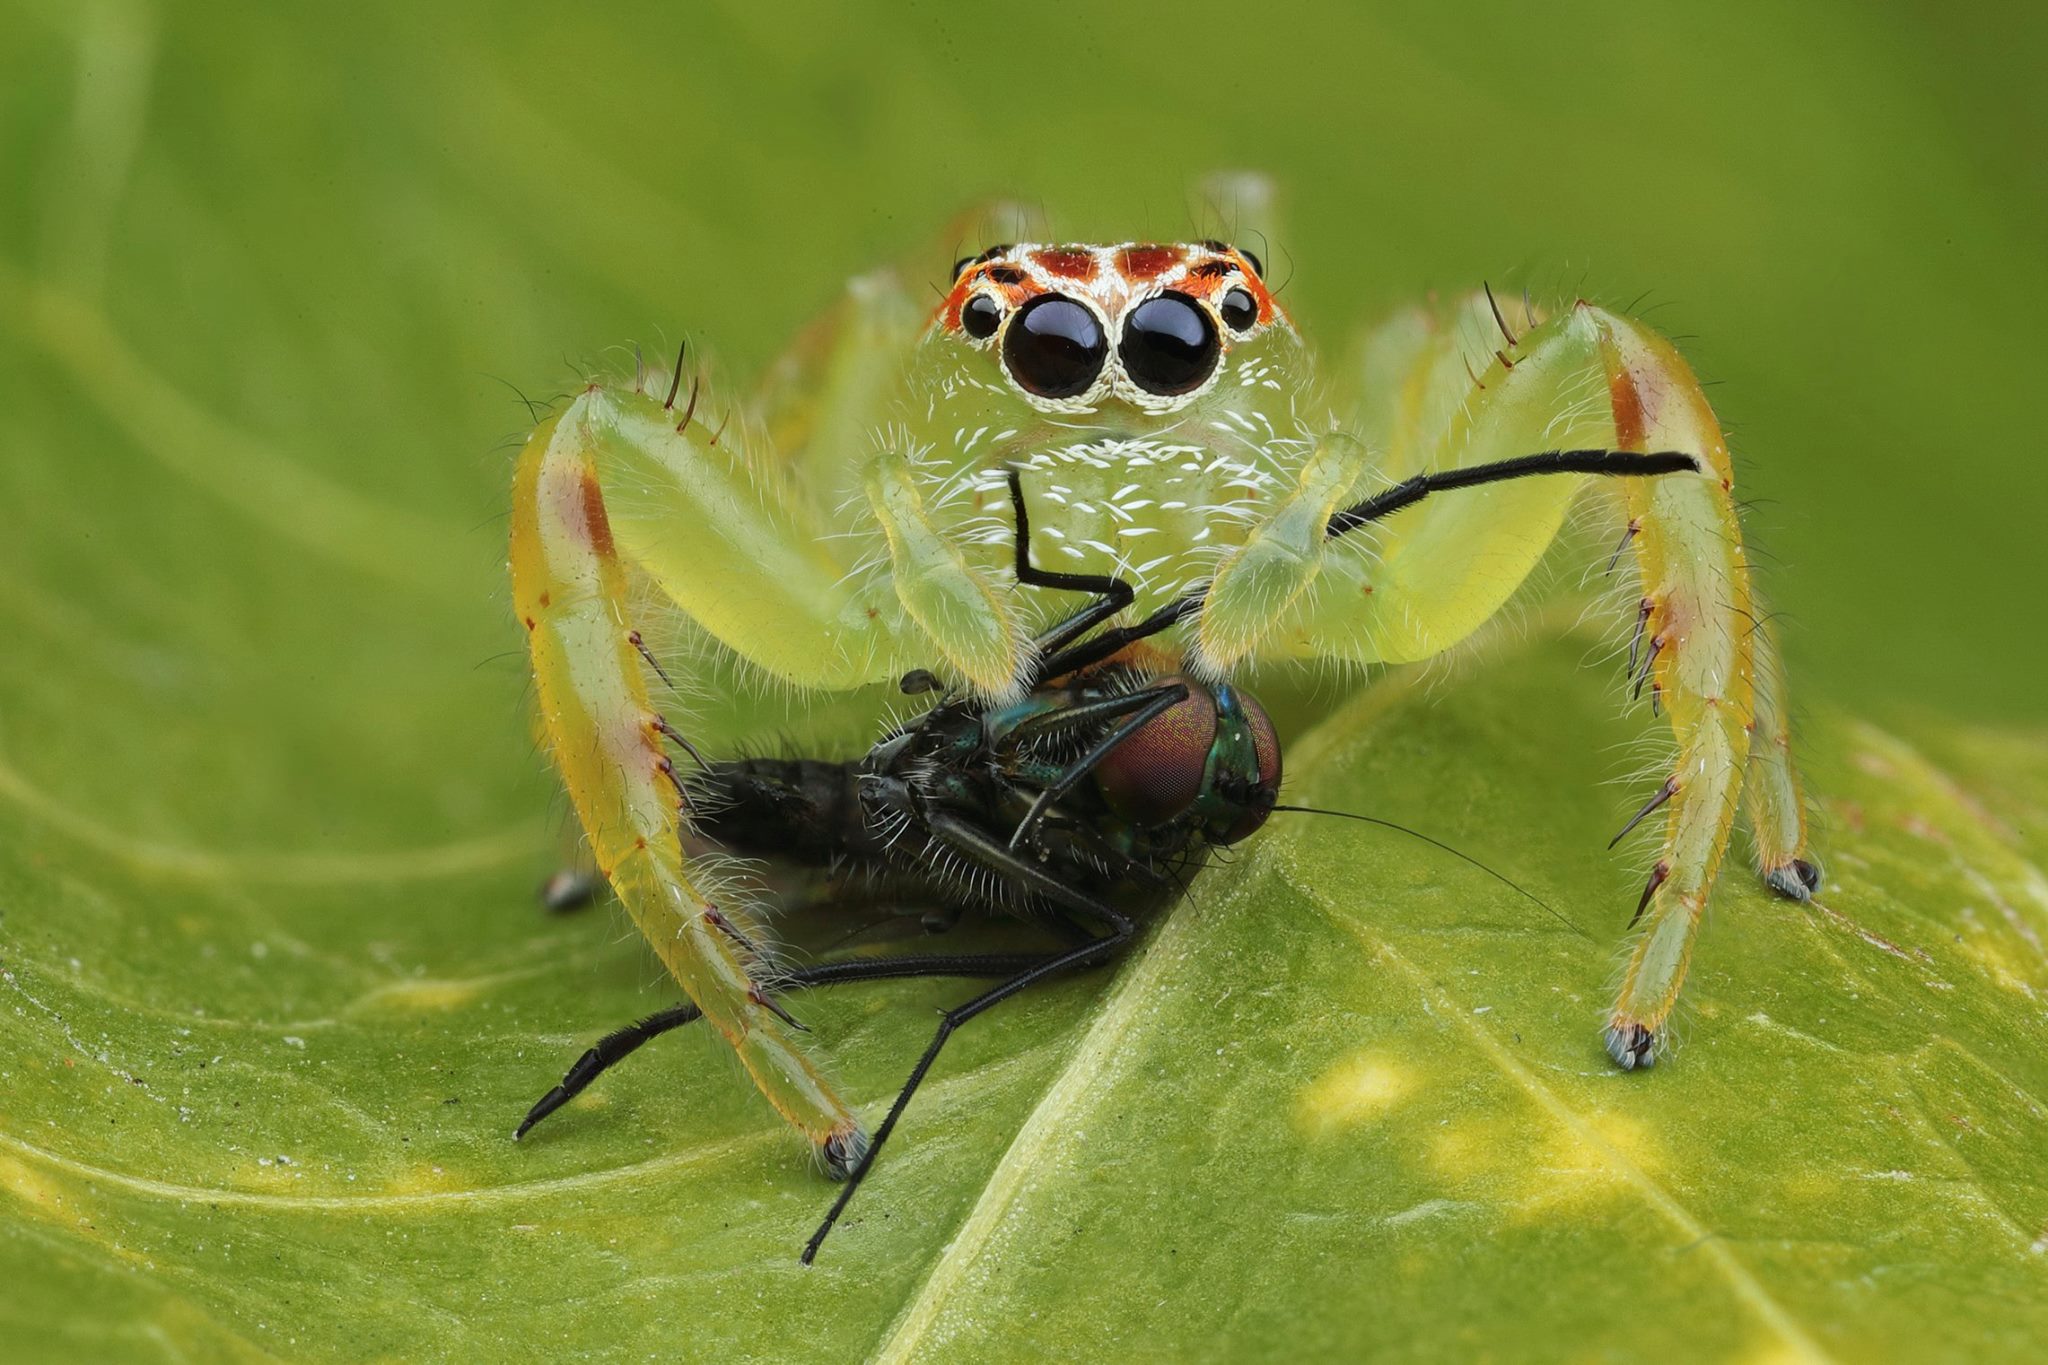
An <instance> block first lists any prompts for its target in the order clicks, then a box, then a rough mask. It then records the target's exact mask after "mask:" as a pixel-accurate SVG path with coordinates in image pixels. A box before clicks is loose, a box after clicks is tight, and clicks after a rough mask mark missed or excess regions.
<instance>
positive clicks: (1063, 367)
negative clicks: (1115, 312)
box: [1003, 294, 1109, 398]
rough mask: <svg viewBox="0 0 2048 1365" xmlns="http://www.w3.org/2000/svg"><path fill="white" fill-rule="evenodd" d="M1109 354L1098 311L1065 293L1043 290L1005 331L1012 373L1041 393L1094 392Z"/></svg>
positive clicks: (1005, 351)
mask: <svg viewBox="0 0 2048 1365" xmlns="http://www.w3.org/2000/svg"><path fill="white" fill-rule="evenodd" d="M1108 356H1109V342H1108V340H1107V339H1106V338H1105V337H1104V336H1103V334H1102V324H1101V323H1100V322H1098V321H1096V319H1095V314H1093V313H1091V312H1089V311H1088V309H1087V308H1085V307H1084V306H1082V305H1081V304H1079V303H1076V302H1075V301H1074V300H1072V299H1070V298H1068V297H1067V296H1066V295H1064V294H1040V295H1039V296H1038V297H1037V298H1035V299H1033V300H1031V302H1029V303H1027V304H1025V305H1024V306H1023V307H1022V308H1020V309H1018V310H1017V316H1015V317H1014V318H1011V319H1010V327H1009V330H1008V331H1006V332H1005V333H1004V334H1003V364H1004V366H1005V367H1006V368H1007V369H1008V370H1009V371H1010V377H1011V378H1012V379H1014V380H1016V381H1017V383H1018V384H1019V385H1021V386H1022V387H1023V388H1024V389H1026V390H1027V391H1029V392H1031V393H1035V394H1037V395H1038V396H1039V397H1041V398H1073V397H1076V396H1078V395H1080V394H1084V393H1086V392H1088V390H1089V389H1090V388H1092V387H1094V384H1095V379H1096V376H1097V375H1099V374H1101V373H1102V362H1103V361H1104V360H1105V359H1107V358H1108Z"/></svg>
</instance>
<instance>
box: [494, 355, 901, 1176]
mask: <svg viewBox="0 0 2048 1365" xmlns="http://www.w3.org/2000/svg"><path fill="white" fill-rule="evenodd" d="M601 392H602V391H601V390H591V391H589V392H587V393H586V394H585V395H584V397H583V399H579V400H578V403H579V404H583V403H585V401H586V400H590V399H592V398H593V397H594V395H597V394H600V393H601ZM627 397H628V399H630V400H631V403H643V402H644V403H646V404H649V405H651V404H652V401H653V400H651V399H640V398H639V397H638V396H637V395H628V396H627ZM628 406H630V404H628ZM620 411H625V409H623V408H622V409H620ZM655 411H660V410H659V408H656V409H655ZM601 426H602V420H601V414H599V413H598V412H597V411H595V410H594V409H593V408H591V407H583V408H581V409H580V410H579V408H578V407H576V406H572V407H571V409H570V410H569V411H568V412H567V413H565V414H563V415H562V416H561V417H560V418H551V419H550V420H548V421H547V422H544V423H542V424H541V426H540V428H539V429H538V430H537V431H536V432H535V433H534V436H533V439H532V440H531V441H529V442H528V444H527V447H526V450H525V451H524V453H522V455H521V456H520V460H519V466H518V470H517V473H516V475H515V479H514V485H513V500H512V535H511V560H512V584H513V601H514V605H515V608H516V610H517V611H518V613H519V616H520V619H521V621H522V622H523V623H524V624H525V627H526V633H527V641H528V645H529V648H530V649H531V652H532V657H533V675H534V686H535V691H536V693H537V700H538V702H539V710H540V717H541V723H542V728H543V730H544V732H545V734H546V736H547V739H548V743H549V747H550V748H551V749H552V750H553V753H554V758H555V763H556V766H557V767H558V768H559V770H560V771H561V773H562V777H563V782H564V784H565V785H566V787H567V788H568V791H569V796H570V799H571V801H572V802H573V803H574V805H575V807H576V811H577V815H578V816H579V818H580V819H581V821H582V824H583V828H584V831H585V833H586V835H587V836H588V838H589V840H590V847H591V851H592V853H593V854H594V855H595V856H596V859H597V862H598V865H599V867H600V868H602V869H603V871H604V874H605V876H606V877H607V878H609V879H610V881H611V884H612V887H613V889H614V890H616V891H617V892H618V895H619V899H620V901H621V902H622V903H624V905H625V906H626V909H627V912H628V913H629V914H630V915H631V916H632V918H633V921H634V923H635V925H636V926H637V927H638V928H639V930H640V932H641V934H642V935H643V936H644V937H645V938H646V939H647V941H648V943H649V945H650V946H651V947H652V948H653V949H654V951H655V953H656V955H657V956H659V957H660V959H661V961H662V964H663V966H665V967H666V968H667V969H668V971H669V973H670V975H672V976H673V977H675V979H676V981H677V984H679V985H680V986H681V987H682V988H683V991H684V993H685V994H687V995H688V996H689V997H690V999H691V1000H692V1001H693V1002H694V1003H695V1004H696V1005H697V1006H698V1007H699V1008H701V1009H702V1010H703V1011H704V1014H705V1016H706V1017H707V1018H709V1019H710V1020H711V1021H712V1023H713V1024H714V1025H715V1026H716V1027H717V1028H718V1031H719V1032H720V1033H721V1034H722V1035H724V1037H725V1039H726V1041H727V1042H728V1043H730V1044H731V1045H732V1047H733V1048H734V1050H735V1051H736V1052H738V1054H739V1056H740V1059H741V1061H742V1063H743V1064H744V1065H745V1066H746V1068H747V1072H748V1074H749V1075H750V1076H752V1077H753V1080H754V1083H755V1085H756V1086H758V1087H759V1088H760V1090H761V1092H762V1094H764V1095H765V1096H766V1097H767V1098H768V1100H769V1101H770V1102H771V1103H772V1104H773V1105H774V1106H775V1108H776V1109H777V1110H778V1111H779V1112H780V1113H781V1114H782V1116H783V1117H784V1118H785V1119H787V1120H788V1121H789V1122H790V1123H791V1124H792V1125H794V1126H795V1127H796V1128H798V1129H799V1130H800V1131H802V1132H803V1133H804V1135H805V1136H806V1137H808V1138H809V1139H810V1141H811V1143H812V1144H813V1146H814V1148H815V1149H816V1150H817V1151H818V1153H819V1154H820V1156H821V1157H822V1158H823V1160H824V1162H825V1165H826V1167H827V1169H828V1170H832V1171H834V1172H835V1173H844V1172H845V1171H846V1170H847V1169H849V1168H850V1167H851V1165H852V1163H853V1162H854V1160H856V1159H857V1157H858V1154H859V1151H860V1149H861V1148H862V1147H863V1146H864V1145H865V1138H864V1135H863V1133H862V1130H861V1126H860V1121H859V1119H858V1118H857V1117H856V1116H855V1114H854V1112H853V1110H852V1108H851V1107H850V1106H848V1105H847V1104H846V1102H845V1101H844V1100H842V1099H841V1098H840V1097H839V1095H838V1094H837V1092H836V1091H835V1090H834V1089H833V1087H832V1086H831V1084H830V1083H829V1082H828V1081H827V1080H826V1079H825V1078H824V1076H823V1074H822V1073H821V1072H820V1071H819V1070H818V1068H817V1067H816V1066H815V1065H814V1064H813V1063H812V1062H811V1060H810V1059H809V1058H808V1057H807V1056H806V1055H805V1054H804V1052H803V1050H802V1049H801V1047H800V1046H799V1045H798V1044H797V1042H796V1039H795V1038H794V1036H793V1035H792V1033H791V1031H790V1029H789V1028H788V1026H787V1025H786V1024H785V1023H784V1022H783V1020H782V1019H781V1018H780V1017H779V1016H778V1014H777V1011H776V1010H775V1009H774V1008H773V1007H772V1006H771V1002H770V1001H769V999H768V997H767V994H766V992H765V991H764V990H763V989H762V986H761V984H760V982H759V981H758V980H757V978H756V971H757V969H759V968H760V966H761V964H759V963H758V962H757V961H756V959H755V954H754V953H752V952H751V951H750V949H749V948H748V946H747V945H748V943H749V941H750V937H751V936H750V935H749V934H748V933H747V929H748V927H749V926H747V925H745V924H744V923H739V922H738V919H739V912H738V911H737V910H730V909H729V910H724V911H719V910H717V909H715V908H714V907H713V905H712V903H711V901H710V899H709V897H707V896H706V895H705V893H704V892H703V890H702V889H701V888H700V886H699V885H698V883H697V880H696V878H695V876H694V874H693V871H692V869H691V868H690V867H689V866H688V864H686V863H685V861H684V859H683V853H682V819H683V814H682V812H681V811H680V810H679V808H678V805H677V803H676V802H675V800H674V799H673V795H672V792H671V790H670V773H671V771H672V768H671V765H670V763H669V760H668V756H667V754H666V753H665V752H664V750H663V747H662V744H663V736H662V733H661V729H660V718H659V717H658V715H657V714H656V712H655V709H654V707H653V705H652V703H651V702H650V700H649V698H648V691H647V680H646V676H645V674H644V673H643V671H642V670H643V667H644V664H643V661H642V659H641V657H640V652H639V649H638V646H637V645H636V644H635V637H634V632H633V631H632V630H631V628H630V627H629V625H628V623H627V622H626V620H625V618H624V613H625V610H626V601H627V582H626V567H625V565H624V564H623V563H622V562H621V560H620V556H619V544H618V540H617V537H616V532H615V528H614V524H613V522H612V521H611V519H610V518H609V517H608V515H607V508H606V503H605V498H604V495H603V492H602V490H601V484H600V482H599V473H598V470H597V467H596V453H595V452H596V451H597V450H598V449H599V448H600V447H601V445H602V439H601V437H600V436H599V435H598V434H597V429H598V428H600V427H601ZM661 430H662V431H664V432H670V431H671V430H672V429H671V428H670V427H668V425H667V423H666V420H665V416H664V420H663V421H662V423H661ZM678 439H681V438H678ZM728 926H731V927H728ZM735 930H736V932H735Z"/></svg>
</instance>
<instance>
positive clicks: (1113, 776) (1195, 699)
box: [1095, 677, 1216, 826]
mask: <svg viewBox="0 0 2048 1365" xmlns="http://www.w3.org/2000/svg"><path fill="white" fill-rule="evenodd" d="M1159 681H1160V682H1161V683H1162V684H1164V683H1177V682H1178V683H1186V684H1187V689H1188V696H1187V700H1186V701H1183V702H1180V703H1179V704H1177V705H1175V706H1171V707H1168V708H1167V709H1166V710H1165V711H1163V712H1161V713H1160V714H1159V715H1157V716H1154V717H1153V718H1152V720H1151V721H1150V722H1149V723H1147V724H1146V726H1145V728H1144V729H1142V730H1140V731H1138V733H1136V734H1135V735H1132V736H1131V737H1130V738H1129V739H1127V740H1125V741H1124V742H1123V743H1122V744H1119V745H1118V746H1117V747H1116V749H1115V751H1114V752H1112V753H1111V754H1110V756H1109V757H1108V758H1106V759H1104V760H1103V761H1102V764H1101V766H1100V767H1098V768H1096V770H1095V782H1096V785H1097V786H1099V787H1100V788H1101V789H1102V795H1103V797H1104V799H1105V800H1107V801H1108V802H1109V808H1110V809H1111V810H1113V811H1115V812H1116V813H1117V814H1118V815H1121V816H1122V817H1124V819H1126V820H1129V821H1130V822H1131V823H1132V824H1135V825H1147V826H1150V825H1166V824H1171V823H1172V822H1173V821H1175V820H1177V819H1179V818H1180V817H1181V816H1182V815H1184V814H1186V813H1187V809H1188V807H1190V806H1192V805H1194V804H1195V801H1196V799H1197V798H1198V797H1200V796H1201V794H1202V774H1203V771H1204V770H1205V769H1206V768H1207V767H1208V764H1209V748H1210V746H1211V745H1213V744H1214V743H1215V742H1216V699H1215V698H1214V697H1212V696H1210V695H1209V690H1208V689H1207V688H1205V687H1203V686H1202V685H1201V684H1200V683H1198V682H1195V681H1194V680H1192V679H1190V678H1183V677H1171V678H1161V679H1159Z"/></svg>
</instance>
